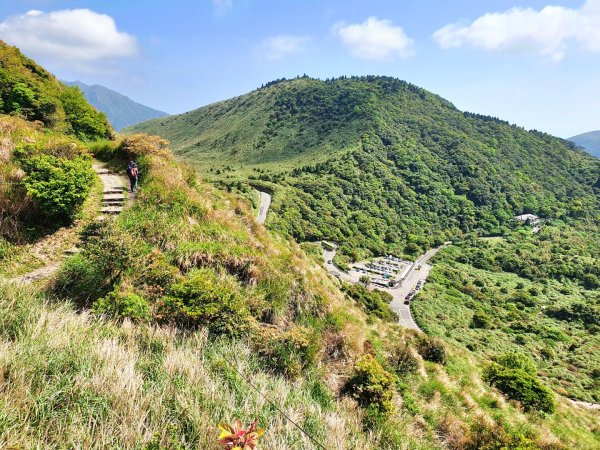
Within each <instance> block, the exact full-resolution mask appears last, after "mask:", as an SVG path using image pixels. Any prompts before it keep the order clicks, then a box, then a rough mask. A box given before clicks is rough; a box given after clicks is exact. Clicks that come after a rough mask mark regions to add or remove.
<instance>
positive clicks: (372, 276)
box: [348, 255, 412, 287]
mask: <svg viewBox="0 0 600 450" xmlns="http://www.w3.org/2000/svg"><path fill="white" fill-rule="evenodd" d="M411 264H412V263H411V262H410V261H405V260H403V259H401V258H396V257H394V256H391V255H388V256H386V257H381V258H377V259H374V260H371V261H361V262H358V263H355V264H353V265H352V267H351V270H350V271H349V272H348V274H349V275H350V276H351V277H352V280H353V281H355V282H358V281H359V280H360V279H361V277H365V276H366V277H368V278H369V280H370V283H371V284H373V285H377V286H381V287H395V286H396V285H397V284H398V283H399V282H400V280H401V279H402V278H403V277H404V276H405V275H406V273H407V272H408V270H409V269H410V267H411Z"/></svg>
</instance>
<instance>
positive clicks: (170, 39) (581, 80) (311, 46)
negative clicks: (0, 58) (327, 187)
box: [0, 0, 600, 137]
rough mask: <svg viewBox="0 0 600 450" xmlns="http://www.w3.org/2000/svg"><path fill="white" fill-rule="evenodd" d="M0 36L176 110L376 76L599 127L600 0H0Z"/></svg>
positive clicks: (559, 127)
mask: <svg viewBox="0 0 600 450" xmlns="http://www.w3.org/2000/svg"><path fill="white" fill-rule="evenodd" d="M31 11H33V12H31ZM0 39H4V40H6V41H8V42H9V43H11V44H13V45H17V46H19V47H21V48H22V49H23V50H24V52H25V53H26V54H28V55H29V56H31V57H33V58H35V59H36V60H38V61H39V62H40V63H42V64H44V65H45V66H46V67H47V68H49V69H50V70H51V71H53V72H54V73H55V74H56V75H57V76H59V77H60V78H62V79H65V80H75V79H79V80H81V81H84V82H86V83H90V84H93V83H98V84H102V85H104V86H107V87H109V88H112V89H115V90H117V91H120V92H122V93H124V94H126V95H128V96H130V97H131V98H133V99H134V100H136V101H139V102H141V103H144V104H147V105H148V106H152V107H154V108H158V109H162V110H164V111H167V112H170V113H180V112H184V111H188V110H191V109H195V108H197V107H200V106H203V105H206V104H208V103H211V102H214V101H218V100H222V99H226V98H229V97H232V96H235V95H239V94H243V93H245V92H248V91H250V90H252V89H254V88H256V87H258V86H260V85H261V84H262V83H265V82H268V81H270V80H273V79H275V78H281V77H288V78H289V77H294V76H296V75H298V74H300V75H302V74H304V73H306V74H308V75H310V76H313V77H318V78H327V77H333V76H340V75H361V74H380V75H391V76H395V77H398V78H401V79H404V80H407V81H410V82H412V83H414V84H417V85H419V86H422V87H424V88H426V89H428V90H430V91H432V92H435V93H437V94H440V95H441V96H443V97H445V98H447V99H449V100H450V101H452V102H453V103H454V104H455V105H456V106H457V107H459V108H460V109H463V110H469V111H473V112H478V113H484V114H490V115H494V116H498V117H501V118H503V119H506V120H509V121H510V122H513V123H517V124H518V125H521V126H524V127H525V128H527V129H531V128H535V129H538V130H542V131H547V132H550V133H553V134H555V135H558V136H562V137H569V136H571V135H574V134H578V133H581V132H585V131H590V130H596V129H600V112H599V111H600V109H599V108H598V106H597V105H599V104H600V83H599V82H598V80H600V0H587V1H586V0H578V1H570V0H554V1H550V0H545V1H537V0H510V1H509V0H486V1H481V0H478V1H475V0H455V1H451V2H449V1H433V0H418V1H417V0H414V1H411V0H407V1H400V0H395V1H392V0H370V1H364V0H361V1H359V0H319V1H317V0H296V1H291V0H278V1H273V0H260V1H259V0H170V1H167V0H119V1H117V0H94V1H81V0H80V1H74V0H3V1H2V2H1V3H0Z"/></svg>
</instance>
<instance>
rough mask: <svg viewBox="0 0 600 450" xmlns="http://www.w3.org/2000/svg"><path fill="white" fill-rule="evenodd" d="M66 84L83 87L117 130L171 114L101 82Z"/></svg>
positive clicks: (88, 97)
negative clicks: (137, 100)
mask: <svg viewBox="0 0 600 450" xmlns="http://www.w3.org/2000/svg"><path fill="white" fill-rule="evenodd" d="M65 84H67V85H68V86H77V87H78V88H79V89H81V91H82V92H83V94H84V95H85V97H86V99H87V100H88V102H90V104H91V105H92V106H94V107H95V108H96V109H98V110H99V111H102V112H103V113H105V114H106V115H107V116H108V119H109V121H110V123H111V124H112V125H113V127H114V128H115V130H117V131H120V130H121V129H123V128H125V127H128V126H132V125H135V124H137V123H139V122H144V121H147V120H150V119H155V118H159V117H164V116H168V115H169V114H168V113H166V112H164V111H159V110H157V109H154V108H151V107H149V106H146V105H142V104H141V103H138V102H136V101H134V100H132V99H130V98H129V97H128V96H126V95H123V94H121V93H120V92H117V91H115V90H112V89H109V88H107V87H105V86H102V85H99V84H93V85H88V84H85V83H83V82H81V81H65Z"/></svg>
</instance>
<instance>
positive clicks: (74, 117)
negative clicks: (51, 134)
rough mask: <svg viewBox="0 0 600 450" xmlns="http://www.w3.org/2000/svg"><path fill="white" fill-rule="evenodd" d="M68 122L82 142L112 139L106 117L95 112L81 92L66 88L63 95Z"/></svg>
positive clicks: (74, 88)
mask: <svg viewBox="0 0 600 450" xmlns="http://www.w3.org/2000/svg"><path fill="white" fill-rule="evenodd" d="M60 100H61V102H62V104H63V108H64V110H65V114H66V116H67V121H68V122H69V124H70V125H71V129H72V130H73V133H74V134H75V135H76V136H77V137H78V138H80V139H82V140H95V139H105V138H110V137H112V134H113V132H112V128H111V126H110V123H109V122H108V119H107V118H106V115H105V114H104V113H101V112H100V111H97V110H95V109H94V108H93V107H92V106H91V105H90V104H89V103H88V102H87V101H86V99H85V97H84V96H83V93H82V92H81V90H80V89H79V88H78V87H76V86H72V87H66V88H65V90H64V91H63V92H62V93H61V96H60Z"/></svg>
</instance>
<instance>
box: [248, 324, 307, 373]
mask: <svg viewBox="0 0 600 450" xmlns="http://www.w3.org/2000/svg"><path fill="white" fill-rule="evenodd" d="M311 341H314V339H311V333H310V331H309V330H308V329H306V328H304V327H300V326H293V327H291V328H288V329H287V330H283V331H281V330H277V329H273V328H266V329H263V330H261V333H260V334H259V335H257V339H255V347H256V349H257V351H258V353H259V354H260V355H261V356H263V357H264V360H265V361H266V362H267V365H268V366H269V367H270V368H271V369H273V370H275V371H276V372H279V373H283V374H284V375H286V376H289V377H291V378H296V377H298V376H299V375H300V374H301V373H302V370H303V369H304V368H306V367H307V366H309V365H310V364H312V362H313V361H314V357H315V354H316V350H317V346H316V345H315V344H314V342H311Z"/></svg>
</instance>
